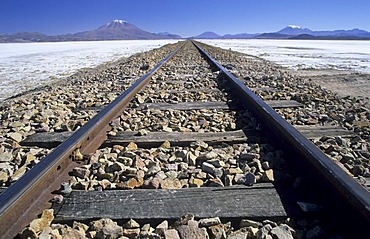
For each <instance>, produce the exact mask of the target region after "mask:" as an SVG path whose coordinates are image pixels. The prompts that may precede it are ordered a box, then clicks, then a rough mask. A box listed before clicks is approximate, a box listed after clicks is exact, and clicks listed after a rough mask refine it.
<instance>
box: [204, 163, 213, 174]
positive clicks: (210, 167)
mask: <svg viewBox="0 0 370 239" xmlns="http://www.w3.org/2000/svg"><path fill="white" fill-rule="evenodd" d="M215 169H216V167H215V166H213V165H212V164H210V163H207V162H204V163H203V164H202V170H203V171H204V172H206V173H209V174H214V173H215Z"/></svg>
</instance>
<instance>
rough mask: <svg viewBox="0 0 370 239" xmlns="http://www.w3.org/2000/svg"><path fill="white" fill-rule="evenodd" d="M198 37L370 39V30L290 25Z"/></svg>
mask: <svg viewBox="0 0 370 239" xmlns="http://www.w3.org/2000/svg"><path fill="white" fill-rule="evenodd" d="M193 38H198V39H333V40H334V39H348V40H370V32H367V31H365V30H360V29H352V30H334V31H313V30H310V29H308V28H302V27H300V26H295V25H289V26H287V27H285V28H283V29H281V30H280V31H277V32H270V33H255V34H249V33H239V34H235V35H231V34H226V35H222V36H221V35H218V34H216V33H214V32H204V33H202V34H200V35H197V36H194V37H193Z"/></svg>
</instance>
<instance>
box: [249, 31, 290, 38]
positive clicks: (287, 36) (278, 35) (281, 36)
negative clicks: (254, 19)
mask: <svg viewBox="0 0 370 239" xmlns="http://www.w3.org/2000/svg"><path fill="white" fill-rule="evenodd" d="M290 37H292V36H289V35H285V34H280V33H276V32H272V33H262V34H259V35H257V36H254V37H252V38H253V39H289V38H290Z"/></svg>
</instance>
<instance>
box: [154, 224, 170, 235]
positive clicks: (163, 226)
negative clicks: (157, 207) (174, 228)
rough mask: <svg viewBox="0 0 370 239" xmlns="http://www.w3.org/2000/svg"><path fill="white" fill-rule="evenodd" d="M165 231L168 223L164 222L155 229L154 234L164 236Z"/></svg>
mask: <svg viewBox="0 0 370 239" xmlns="http://www.w3.org/2000/svg"><path fill="white" fill-rule="evenodd" d="M167 229H168V221H166V220H164V221H163V222H161V223H160V224H159V225H158V226H157V227H156V228H155V233H157V234H158V235H160V236H164V235H165V232H166V231H167Z"/></svg>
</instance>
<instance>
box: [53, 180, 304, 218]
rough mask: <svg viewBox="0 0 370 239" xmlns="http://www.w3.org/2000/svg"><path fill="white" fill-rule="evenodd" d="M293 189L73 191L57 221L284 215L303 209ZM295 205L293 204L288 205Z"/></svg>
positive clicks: (265, 185) (269, 186)
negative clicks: (290, 190)
mask: <svg viewBox="0 0 370 239" xmlns="http://www.w3.org/2000/svg"><path fill="white" fill-rule="evenodd" d="M291 194H292V192H288V191H287V190H285V191H284V192H279V191H278V190H277V189H275V187H274V185H273V184H271V183H261V184H255V185H254V186H251V187H248V186H241V185H239V186H230V187H202V188H183V189H134V190H105V191H73V192H72V193H71V195H70V196H67V197H65V201H64V202H63V204H61V205H55V206H54V211H55V212H56V214H55V222H63V221H71V220H89V219H93V218H96V217H97V215H98V216H99V217H108V218H112V219H116V220H118V219H131V218H133V219H163V218H166V219H178V218H180V217H181V216H183V215H184V214H186V213H190V214H193V215H195V217H197V218H208V217H216V216H218V217H220V218H255V219H257V218H260V219H283V218H286V217H288V216H290V215H292V214H296V213H300V212H299V210H297V207H296V204H295V205H294V203H292V202H291V201H292V200H296V199H293V198H292V197H291V196H290V195H291ZM287 205H293V206H289V207H288V206H287Z"/></svg>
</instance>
